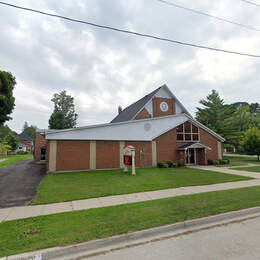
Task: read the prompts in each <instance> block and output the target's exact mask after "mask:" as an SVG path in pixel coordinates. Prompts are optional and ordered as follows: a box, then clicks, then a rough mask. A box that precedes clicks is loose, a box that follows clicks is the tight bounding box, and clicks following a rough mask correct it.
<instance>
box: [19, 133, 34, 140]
mask: <svg viewBox="0 0 260 260" xmlns="http://www.w3.org/2000/svg"><path fill="white" fill-rule="evenodd" d="M18 137H19V140H26V141H31V140H32V138H31V137H30V136H29V135H27V134H26V133H24V132H23V133H21V134H19V135H18Z"/></svg>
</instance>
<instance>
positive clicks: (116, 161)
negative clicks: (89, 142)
mask: <svg viewBox="0 0 260 260" xmlns="http://www.w3.org/2000/svg"><path fill="white" fill-rule="evenodd" d="M96 168H97V169H112V168H120V142H119V141H96Z"/></svg>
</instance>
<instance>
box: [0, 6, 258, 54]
mask: <svg viewBox="0 0 260 260" xmlns="http://www.w3.org/2000/svg"><path fill="white" fill-rule="evenodd" d="M0 4H1V5H5V6H9V7H13V8H17V9H21V10H25V11H30V12H34V13H38V14H42V15H46V16H51V17H56V18H60V19H64V20H67V21H70V22H76V23H81V24H86V25H90V26H93V27H96V28H102V29H107V30H111V31H116V32H121V33H126V34H131V35H135V36H139V37H144V38H150V39H154V40H159V41H165V42H170V43H175V44H180V45H184V46H189V47H195V48H200V49H206V50H210V51H218V52H224V53H230V54H236V55H242V56H248V57H254V58H260V55H256V54H251V53H244V52H238V51H232V50H225V49H220V48H214V47H209V46H204V45H198V44H193V43H188V42H182V41H177V40H172V39H167V38H162V37H159V36H155V35H151V34H144V33H139V32H134V31H128V30H124V29H119V28H115V27H111V26H107V25H100V24H96V23H92V22H86V21H83V20H77V19H73V18H69V17H66V16H61V15H57V14H51V13H46V12H43V11H40V10H36V9H31V8H27V7H22V6H18V5H13V4H9V3H5V2H2V1H0Z"/></svg>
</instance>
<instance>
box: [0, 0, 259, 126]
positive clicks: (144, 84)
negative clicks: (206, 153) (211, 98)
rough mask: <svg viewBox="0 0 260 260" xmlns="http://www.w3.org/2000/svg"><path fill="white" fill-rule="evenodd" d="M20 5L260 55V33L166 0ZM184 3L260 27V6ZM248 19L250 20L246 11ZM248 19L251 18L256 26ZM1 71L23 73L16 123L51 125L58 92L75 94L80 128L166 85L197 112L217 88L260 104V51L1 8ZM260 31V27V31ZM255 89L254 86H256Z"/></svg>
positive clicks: (108, 117) (229, 96)
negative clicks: (149, 36) (192, 45)
mask: <svg viewBox="0 0 260 260" xmlns="http://www.w3.org/2000/svg"><path fill="white" fill-rule="evenodd" d="M7 2H10V3H12V1H11V0H9V1H7ZM16 3H17V4H20V5H23V6H27V7H31V8H36V9H40V10H43V11H47V12H51V13H54V14H60V15H64V16H69V17H72V18H77V19H81V20H86V21H91V22H95V23H99V24H104V25H109V26H114V27H118V28H122V29H128V30H133V31H138V32H143V33H150V34H153V35H158V36H162V37H166V38H171V39H176V40H180V41H187V42H192V43H198V44H203V45H209V46H212V47H218V48H225V49H231V50H235V51H243V52H250V53H258V54H259V51H258V50H259V45H260V34H259V33H257V32H253V31H249V30H245V29H242V28H239V27H236V26H234V25H231V24H227V23H222V22H220V21H215V20H213V19H210V18H208V17H203V16H199V15H195V14H192V13H190V12H187V11H185V10H181V9H177V8H173V7H169V6H167V5H164V4H162V3H160V2H158V1H155V0H153V1H138V0H133V1H124V0H118V1H107V0H96V1H91V0H88V1H83V0H75V1H65V0H62V1H51V0H46V1H32V0H26V1H22V0H18V1H16ZM182 4H183V5H185V6H187V7H190V8H194V9H197V10H201V11H204V12H207V13H210V14H213V15H217V16H221V17H223V18H228V19H232V20H234V21H237V22H240V23H244V24H247V25H249V26H255V27H259V28H260V22H259V19H258V12H257V11H256V8H252V7H250V6H249V5H245V4H243V3H242V2H241V3H237V4H236V5H235V6H234V3H233V1H231V0H228V1H214V2H213V1H210V0H207V1H202V0H200V1H197V2H196V3H195V2H190V1H187V0H186V1H183V2H182ZM249 17H250V19H248V18H249ZM249 22H250V24H249ZM0 31H1V39H4V40H1V41H0V49H1V52H0V60H1V68H0V69H1V70H7V71H10V72H12V73H13V75H15V76H16V79H17V82H18V84H17V86H16V89H15V92H14V93H15V97H16V107H15V110H14V113H13V114H12V117H13V120H12V121H9V122H8V125H9V126H10V127H11V128H13V129H15V130H16V131H20V129H21V128H22V126H23V123H24V121H28V122H29V123H30V124H34V125H37V126H38V127H39V128H47V127H48V119H49V116H50V114H51V113H52V110H53V104H52V102H51V98H52V95H53V94H54V93H58V92H60V91H61V90H67V91H68V93H69V94H71V95H72V96H73V97H74V98H75V105H76V111H77V113H78V114H79V120H78V124H79V125H80V126H82V125H87V124H94V123H103V122H109V121H111V120H112V119H113V117H114V116H116V114H117V107H118V105H122V106H123V108H124V107H126V106H127V105H129V104H131V103H132V102H134V101H136V100H137V99H139V98H141V97H142V96H144V95H145V94H147V93H149V92H150V91H153V90H154V89H155V88H157V87H158V86H160V85H162V84H164V83H166V84H167V85H168V86H169V88H170V89H171V90H172V91H173V93H174V94H175V95H176V96H177V97H178V98H179V99H180V100H181V101H182V102H183V104H184V105H185V106H186V107H187V109H188V110H189V111H190V112H191V113H193V114H194V113H195V111H196V106H198V101H199V100H200V99H201V98H205V96H206V95H207V94H208V93H209V92H210V91H211V90H212V89H216V90H217V91H219V92H220V94H221V96H222V97H224V99H225V101H226V102H236V101H247V102H257V101H258V102H259V100H258V96H259V80H260V76H259V69H260V65H259V59H256V58H248V57H240V56H235V55H230V54H224V53H216V52H211V51H207V50H198V49H194V48H190V47H184V46H180V45H174V44H169V43H165V42H160V41H155V40H151V39H146V38H139V37H136V36H131V35H124V34H120V33H117V32H113V31H108V30H104V29H96V28H93V27H90V26H86V25H82V24H75V23H70V22H68V21H64V20H60V19H56V18H51V17H46V16H41V15H39V14H33V13H28V12H25V11H21V10H16V9H12V8H8V7H3V6H0ZM258 34H259V35H258ZM249 90H250V91H249Z"/></svg>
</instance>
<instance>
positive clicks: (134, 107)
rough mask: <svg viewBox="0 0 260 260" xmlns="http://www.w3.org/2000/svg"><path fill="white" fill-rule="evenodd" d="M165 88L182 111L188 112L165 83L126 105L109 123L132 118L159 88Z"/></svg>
mask: <svg viewBox="0 0 260 260" xmlns="http://www.w3.org/2000/svg"><path fill="white" fill-rule="evenodd" d="M162 88H165V89H166V90H167V91H168V92H169V94H170V95H171V96H172V97H173V98H174V99H175V101H176V102H177V103H178V104H179V105H180V107H181V108H182V109H183V111H184V112H185V113H186V114H188V115H189V116H191V115H190V113H189V112H188V111H187V109H186V108H185V107H184V106H183V105H182V104H181V102H180V101H179V100H178V99H177V98H176V97H175V96H174V95H173V93H172V92H171V91H170V89H169V88H168V87H167V85H165V84H164V85H162V86H160V87H159V88H157V89H156V90H154V91H152V92H151V93H150V94H148V95H146V96H144V97H143V98H141V99H139V100H138V101H136V102H135V103H133V104H131V105H130V106H128V107H126V108H125V109H124V110H123V111H122V112H121V113H120V114H118V115H117V116H116V117H115V118H114V119H113V120H112V121H111V122H110V123H118V122H125V121H130V120H133V119H134V117H135V116H136V115H137V113H138V112H140V111H141V110H142V109H143V108H144V106H145V105H146V104H147V103H148V102H149V101H150V100H151V99H152V98H153V97H154V96H155V95H156V93H157V92H159V90H160V89H162Z"/></svg>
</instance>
